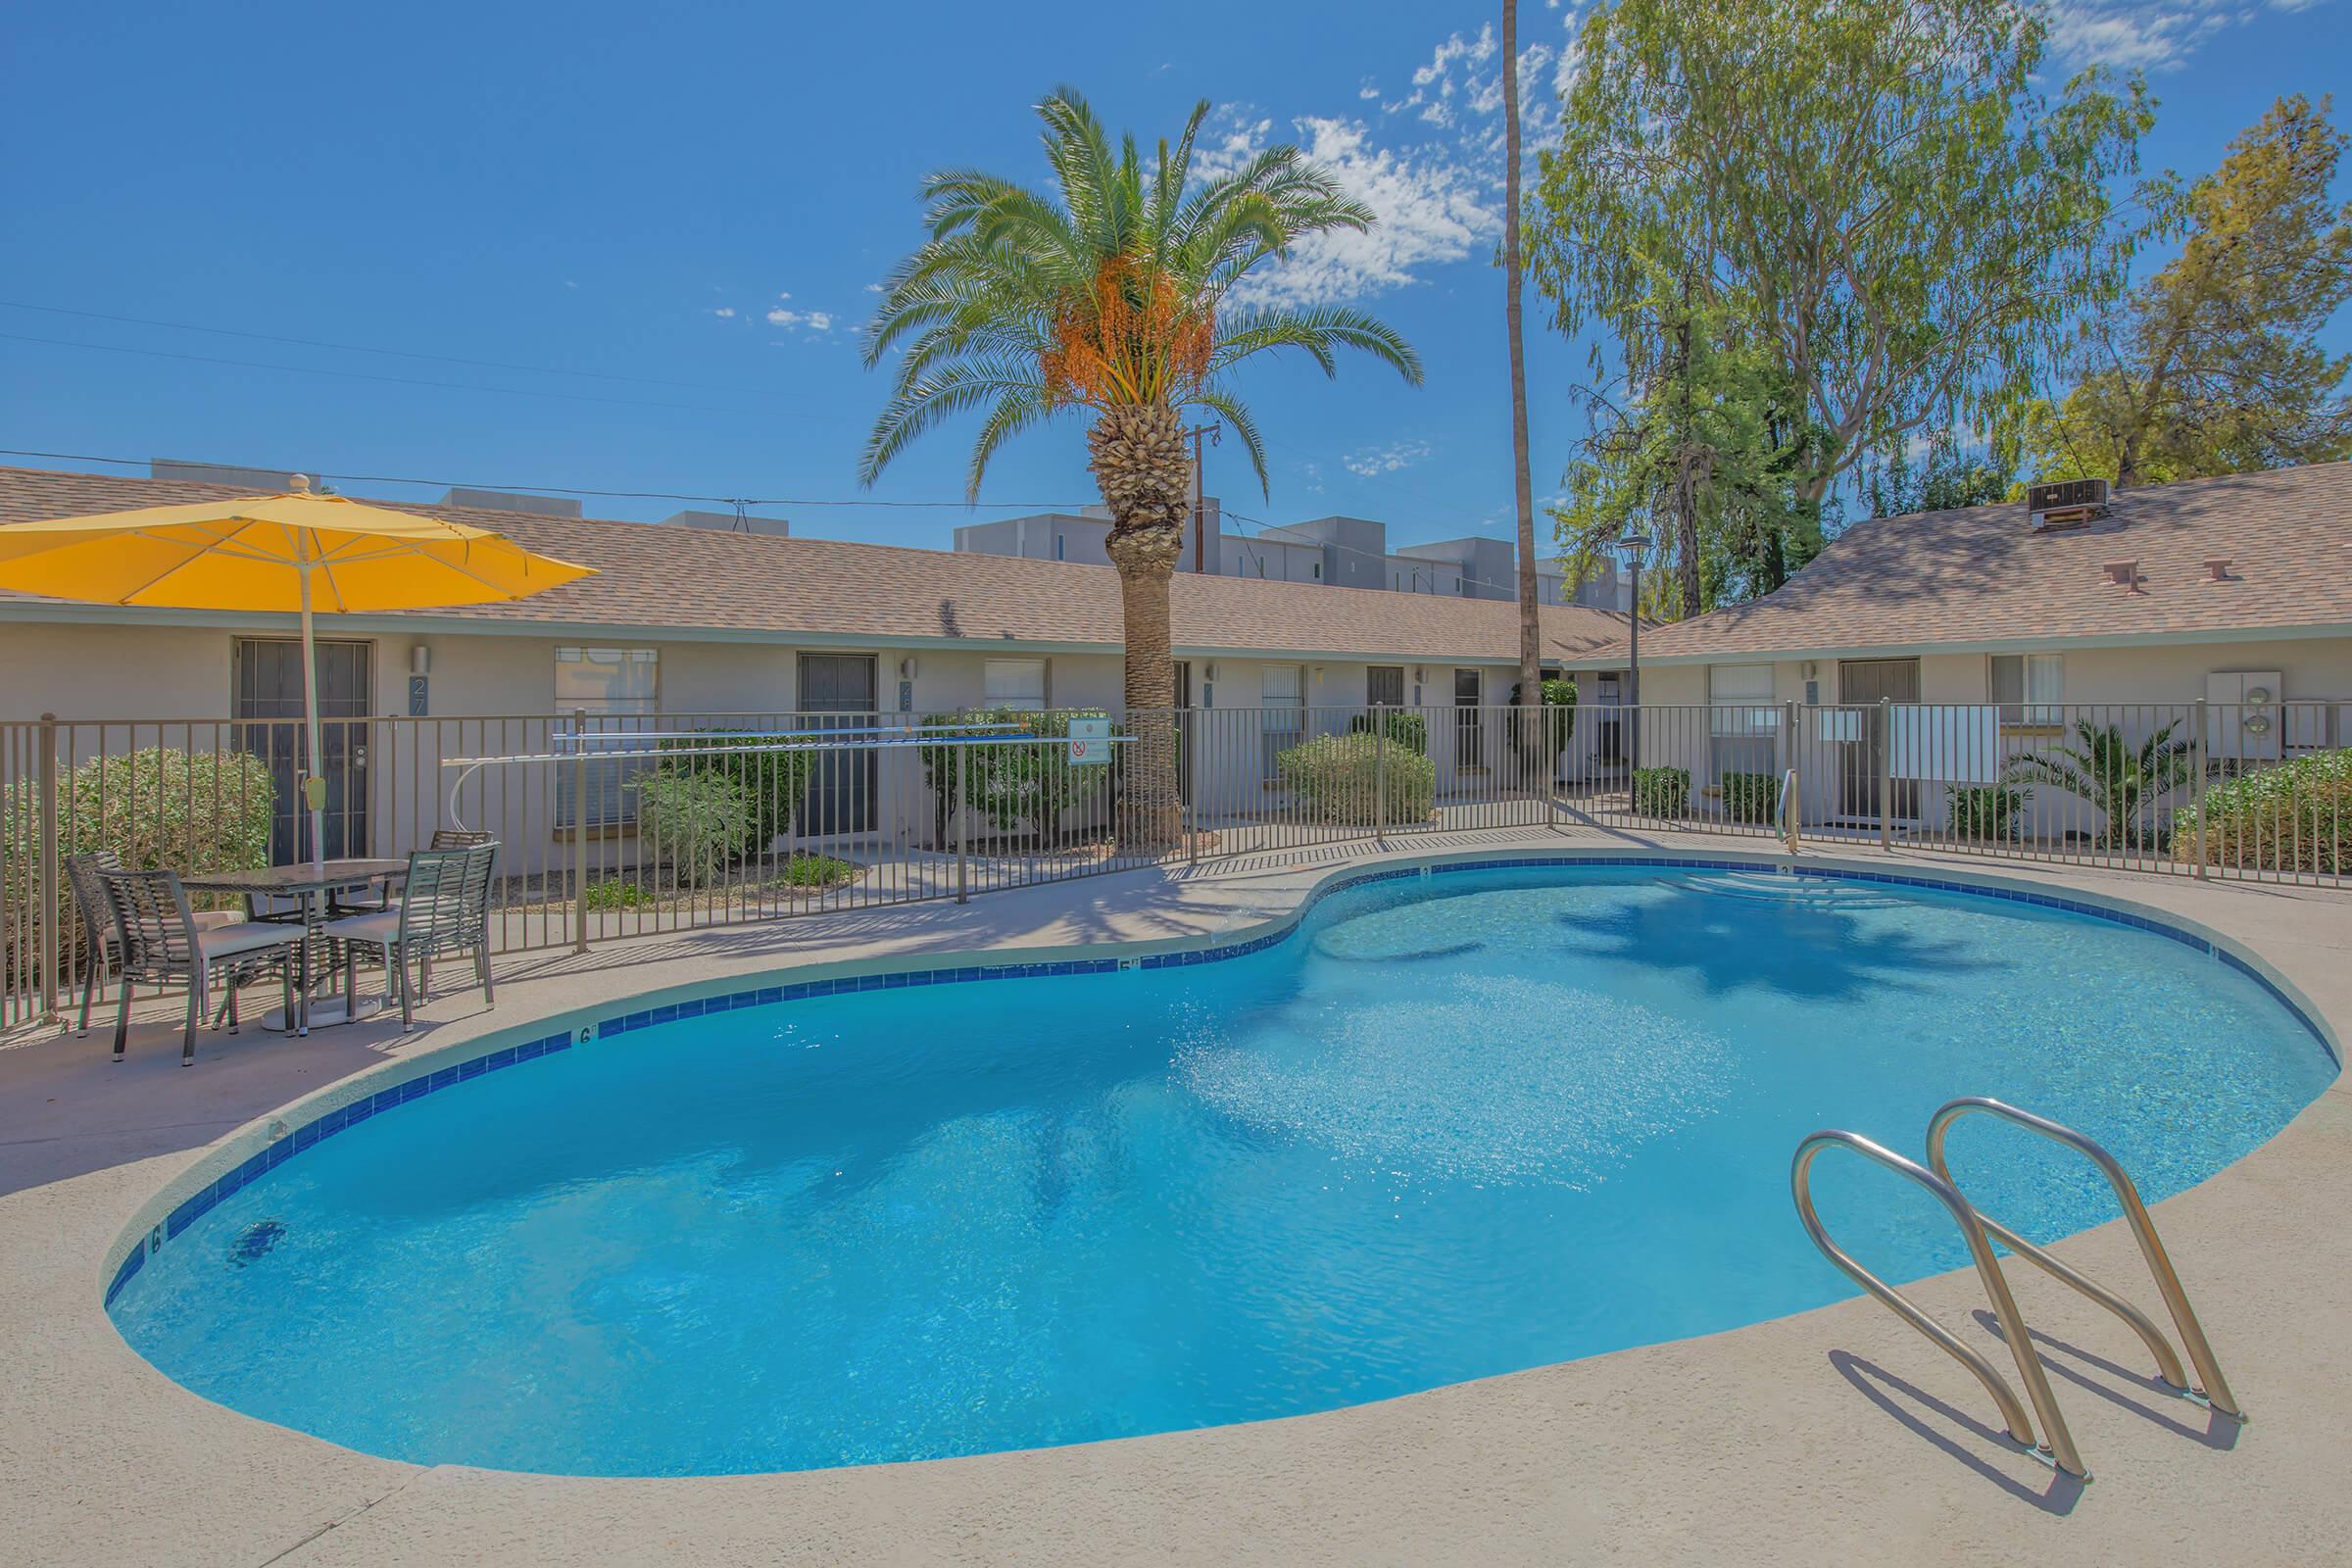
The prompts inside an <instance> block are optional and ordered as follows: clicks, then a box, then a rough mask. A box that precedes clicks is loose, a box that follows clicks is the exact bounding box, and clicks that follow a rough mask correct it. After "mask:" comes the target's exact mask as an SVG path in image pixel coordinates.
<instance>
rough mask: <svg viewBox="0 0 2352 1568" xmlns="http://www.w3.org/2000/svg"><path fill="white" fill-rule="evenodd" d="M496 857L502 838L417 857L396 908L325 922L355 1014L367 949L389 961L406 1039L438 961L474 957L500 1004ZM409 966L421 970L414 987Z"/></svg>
mask: <svg viewBox="0 0 2352 1568" xmlns="http://www.w3.org/2000/svg"><path fill="white" fill-rule="evenodd" d="M497 858H498V844H497V841H496V840H484V841H483V842H481V843H479V844H474V845H470V846H468V847H466V848H464V849H446V850H417V851H414V852H412V853H411V854H410V856H409V874H408V879H407V883H406V886H405V887H404V889H403V891H402V893H401V898H400V902H399V903H398V904H396V905H394V906H393V907H390V908H388V909H379V910H375V911H373V912H371V913H368V914H351V915H345V916H344V917H343V918H342V919H340V920H331V921H329V922H327V925H326V927H325V934H326V936H327V937H328V938H329V939H330V940H332V941H335V942H339V943H341V944H342V945H343V996H344V1001H345V1003H346V1005H348V1006H349V1007H350V1008H351V1009H352V1012H353V1014H354V1015H356V1013H357V1010H358V1007H359V1000H360V964H359V952H358V950H359V949H361V948H370V949H373V950H375V951H376V952H378V953H381V954H382V955H383V959H384V968H385V969H386V970H387V971H388V972H389V976H390V977H391V978H392V983H393V987H394V989H395V990H396V991H397V992H398V994H399V996H400V1027H401V1030H402V1032H403V1033H406V1032H407V1031H408V1030H409V1029H410V1028H412V1027H413V1026H414V1025H415V1023H416V1018H417V1003H418V1002H419V1001H421V1000H423V997H424V994H425V992H426V991H427V990H429V989H430V988H431V985H432V974H433V969H432V964H433V959H435V958H437V957H442V956H455V955H466V956H471V957H472V959H473V973H474V978H475V979H476V980H478V981H479V982H480V983H481V987H482V1000H483V1001H485V1002H487V1003H489V1004H490V1005H493V1006H495V1005H497V1004H498V994H497V992H496V990H495V989H494V988H493V986H492V983H491V978H490V873H491V867H492V866H493V864H494V863H495V862H496V860H497ZM411 963H415V964H416V965H417V983H416V985H415V987H414V988H412V987H411V985H410V983H409V965H410V964H411Z"/></svg>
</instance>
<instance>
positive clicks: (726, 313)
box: [711, 305, 735, 321]
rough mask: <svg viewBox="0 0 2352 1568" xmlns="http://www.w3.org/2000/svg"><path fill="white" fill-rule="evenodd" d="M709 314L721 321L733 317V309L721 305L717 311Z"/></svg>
mask: <svg viewBox="0 0 2352 1568" xmlns="http://www.w3.org/2000/svg"><path fill="white" fill-rule="evenodd" d="M734 314H735V307H734V306H732V305H721V306H720V307H719V308H718V309H716V310H714V311H712V312H711V315H712V316H715V317H717V318H718V319H720V320H722V321H723V320H726V319H730V318H731V317H733V316H734Z"/></svg>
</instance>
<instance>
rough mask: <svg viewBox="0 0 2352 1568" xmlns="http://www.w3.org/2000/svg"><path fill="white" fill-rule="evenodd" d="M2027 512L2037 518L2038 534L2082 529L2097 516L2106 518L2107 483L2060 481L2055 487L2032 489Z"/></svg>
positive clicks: (2078, 480) (2035, 523)
mask: <svg viewBox="0 0 2352 1568" xmlns="http://www.w3.org/2000/svg"><path fill="white" fill-rule="evenodd" d="M2026 512H2027V514H2028V515H2030V516H2031V517H2032V518H2033V519H2034V532H2035V533H2046V532H2047V531H2049V530H2050V529H2052V528H2080V527H2081V526H2082V524H2084V523H2086V522H2088V521H2090V520H2091V519H2092V518H2093V517H2101V516H2105V515H2106V514H2107V481H2106V480H2104V479H2060V480H2058V481H2057V482H2055V483H2053V484H2037V485H2032V486H2029V487H2028V488H2027V490H2026Z"/></svg>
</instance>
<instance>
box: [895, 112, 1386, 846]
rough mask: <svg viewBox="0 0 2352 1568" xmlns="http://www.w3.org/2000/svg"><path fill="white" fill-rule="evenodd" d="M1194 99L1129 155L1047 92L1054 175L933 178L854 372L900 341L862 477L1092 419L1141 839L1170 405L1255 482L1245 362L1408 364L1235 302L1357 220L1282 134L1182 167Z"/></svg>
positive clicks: (1170, 804) (1182, 502) (1345, 334)
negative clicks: (1304, 242)
mask: <svg viewBox="0 0 2352 1568" xmlns="http://www.w3.org/2000/svg"><path fill="white" fill-rule="evenodd" d="M1208 110H1209V106H1208V104H1207V102H1206V101H1203V102H1201V104H1200V105H1198V106H1197V107H1196V108H1195V109H1194V110H1193V113H1192V118H1191V119H1190V120H1188V121H1187V122H1186V123H1185V126H1184V130H1183V132H1182V134H1181V135H1179V136H1178V138H1177V140H1176V142H1175V145H1174V146H1173V147H1171V146H1170V145H1169V144H1168V143H1167V142H1165V141H1162V142H1160V143H1159V144H1158V147H1157V150H1156V153H1155V155H1154V156H1153V157H1152V158H1151V159H1149V160H1147V159H1146V158H1145V157H1144V156H1143V155H1142V154H1141V153H1140V152H1139V150H1138V148H1137V146H1136V141H1135V138H1134V137H1133V136H1132V135H1129V136H1126V137H1124V138H1123V139H1122V140H1121V141H1120V142H1119V143H1118V145H1117V146H1116V147H1114V146H1113V145H1112V143H1111V139H1110V136H1109V134H1108V133H1107V132H1106V131H1105V130H1104V129H1103V123H1102V122H1101V121H1100V120H1098V119H1097V118H1096V116H1095V113H1094V111H1093V110H1092V109H1090V108H1089V107H1088V106H1087V104H1086V101H1085V100H1084V99H1082V98H1080V97H1079V96H1078V94H1077V93H1076V92H1074V91H1072V90H1071V89H1069V88H1066V87H1064V88H1057V89H1055V91H1054V92H1053V93H1052V94H1051V95H1050V96H1048V97H1047V99H1046V100H1045V102H1044V103H1042V104H1040V105H1038V109H1037V113H1038V118H1039V119H1040V120H1041V121H1042V122H1043V124H1044V138H1043V139H1044V142H1045V154H1046V164H1047V167H1048V169H1049V170H1050V171H1051V172H1052V174H1053V184H1052V186H1051V188H1050V189H1046V190H1034V189H1031V188H1029V187H1027V186H1024V185H1021V184H1019V183H1017V182H1015V181H1012V180H1008V179H1004V178H1000V177H998V176H996V175H994V174H989V173H985V172H980V171H977V170H968V169H958V170H950V171H948V172H942V173H938V174H934V175H932V176H931V177H930V178H929V179H928V180H927V181H926V182H925V184H924V191H923V194H924V198H925V200H926V201H927V202H928V204H929V211H928V213H927V214H926V221H927V223H928V225H929V228H930V236H931V237H930V238H929V239H928V240H927V241H926V242H925V243H924V244H923V245H922V246H921V247H919V248H918V249H916V250H915V251H914V252H913V253H912V254H911V255H909V256H908V257H907V259H906V260H905V261H903V262H901V263H900V264H899V266H898V268H897V269H896V270H894V271H893V272H892V273H891V275H890V278H889V280H888V281H887V282H886V283H885V284H884V287H883V294H882V301H881V307H880V309H879V310H878V311H877V312H876V313H875V316H874V319H873V320H872V322H871V323H870V324H869V325H868V327H867V328H866V334H865V363H866V365H867V368H873V367H875V366H878V365H880V364H881V363H882V362H883V360H884V359H885V358H887V357H889V356H890V355H892V354H893V353H894V351H895V352H896V353H897V355H898V364H897V366H896V368H895V369H894V371H893V382H892V388H891V396H890V401H889V403H888V404H887V405H886V406H885V407H884V409H883V411H882V413H881V416H880V417H878V418H877V419H876V420H875V422H874V428H873V432H872V434H871V435H870V436H868V438H867V440H866V445H865V453H864V459H863V462H862V464H861V466H860V478H861V479H862V480H863V482H864V483H866V484H868V485H871V484H872V483H874V481H875V480H876V479H878V478H879V477H880V476H881V474H882V472H883V470H884V469H885V468H887V467H888V466H890V464H891V462H892V461H893V460H894V459H896V458H897V457H898V456H899V454H900V453H902V452H904V451H905V450H906V449H907V446H908V445H910V444H911V443H912V442H914V441H915V440H916V439H917V438H919V437H921V436H922V435H924V434H925V433H926V432H928V431H930V430H932V429H933V428H935V427H937V426H938V425H940V424H943V423H945V422H947V421H948V420H950V419H952V418H955V417H957V416H960V415H964V414H976V415H978V416H980V425H979V429H978V432H977V434H976V435H975V437H974V439H973V443H972V450H971V457H970V460H969V463H968V465H967V467H966V470H965V490H966V494H967V495H968V496H969V497H970V498H972V499H977V498H978V496H979V494H980V486H981V481H982V480H983V478H984V477H985V476H986V475H987V472H988V466H989V462H990V460H991V459H992V458H994V457H995V455H996V454H997V452H998V451H999V449H1000V448H1002V447H1003V446H1004V444H1005V442H1006V441H1007V440H1010V439H1011V438H1012V437H1013V436H1015V435H1018V434H1020V433H1021V432H1023V431H1025V430H1028V429H1030V428H1031V427H1033V426H1036V425H1040V424H1043V423H1045V422H1047V421H1049V420H1051V419H1053V418H1054V417H1057V416H1061V415H1074V416H1079V417H1087V418H1090V419H1091V420H1092V422H1091V424H1090V425H1089V426H1088V428H1087V434H1086V438H1087V452H1088V458H1089V467H1090V469H1091V470H1092V472H1093V474H1094V477H1095V482H1096V484H1097V486H1098V487H1099V488H1100V489H1101V491H1102V493H1103V502H1104V503H1105V504H1106V506H1107V507H1108V509H1109V512H1110V517H1111V526H1110V536H1109V541H1108V549H1109V553H1110V559H1111V564H1112V565H1113V566H1115V567H1116V568H1117V571H1118V575H1119V585H1120V607H1121V611H1122V615H1123V625H1124V629H1125V633H1124V634H1125V641H1126V681H1125V687H1126V701H1127V711H1128V715H1129V717H1128V723H1129V726H1130V728H1131V730H1132V732H1133V737H1134V738H1133V740H1132V741H1131V743H1130V746H1131V750H1130V752H1129V755H1128V756H1127V758H1126V759H1125V763H1126V786H1127V798H1126V808H1125V809H1124V811H1123V813H1122V817H1123V820H1122V824H1121V829H1120V831H1121V833H1122V835H1123V837H1124V838H1125V839H1126V840H1127V841H1128V842H1129V843H1130V844H1131V845H1134V846H1137V847H1145V848H1154V847H1158V846H1161V845H1164V844H1166V843H1167V842H1169V841H1170V840H1171V839H1172V838H1173V837H1174V835H1175V832H1176V826H1177V821H1178V814H1177V804H1176V803H1177V794H1176V758H1175V729H1174V724H1173V722H1172V719H1171V717H1170V714H1169V710H1170V708H1171V707H1172V705H1173V701H1174V697H1175V691H1174V670H1173V666H1172V663H1171V651H1170V628H1169V619H1168V580H1169V578H1170V576H1171V575H1172V574H1173V572H1174V570H1175V566H1176V561H1177V557H1178V554H1179V551H1180V547H1181V545H1182V543H1183V535H1184V519H1185V515H1186V514H1187V512H1188V510H1189V506H1188V494H1189V491H1190V488H1191V482H1192V474H1193V466H1192V462H1191V460H1190V459H1189V458H1188V457H1187V456H1186V454H1185V449H1184V428H1185V414H1186V411H1187V410H1189V409H1201V410H1205V411H1207V412H1209V413H1211V414H1213V415H1215V416H1216V417H1217V418H1219V419H1220V420H1221V421H1223V423H1224V424H1225V425H1226V426H1227V427H1228V428H1229V429H1231V430H1232V431H1233V432H1234V434H1235V435H1236V436H1237V437H1239V438H1240V440H1241V443H1242V447H1243V450H1244V451H1246V452H1247V453H1248V454H1249V457H1250V467H1251V469H1252V470H1253V471H1254V472H1255V474H1256V477H1257V481H1258V486H1259V489H1260V490H1261V492H1263V491H1265V490H1267V488H1268V486H1267V480H1266V457H1265V448H1264V445H1263V442H1262V440H1261V439H1260V436H1259V433H1258V428H1257V421H1256V419H1255V418H1254V417H1252V416H1251V414H1250V409H1249V407H1248V406H1247V405H1246V404H1244V403H1243V402H1242V400H1241V398H1240V397H1239V395H1238V394H1237V392H1236V390H1235V386H1234V372H1235V371H1236V369H1237V368H1239V367H1240V366H1241V364H1242V363H1243V362H1244V361H1246V360H1249V359H1250V358H1252V357H1253V356H1256V355H1259V354H1266V353H1271V352H1276V351H1281V350H1295V351H1297V352H1299V353H1301V354H1304V355H1305V356H1307V357H1308V358H1309V359H1311V360H1312V361H1313V362H1314V363H1315V364H1316V365H1317V366H1318V367H1320V368H1322V370H1323V372H1324V373H1325V374H1326V375H1336V374H1337V373H1338V354H1339V351H1340V350H1343V349H1351V350H1357V351H1360V352H1363V353H1366V354H1369V355H1371V356H1372V357H1373V358H1375V359H1377V360H1379V361H1381V362H1382V363H1384V364H1386V365H1388V366H1390V367H1392V368H1395V369H1396V370H1397V371H1398V372H1399V373H1400V374H1402V375H1403V376H1404V378H1405V379H1406V380H1407V381H1409V382H1413V383H1415V384H1418V383H1419V381H1420V379H1421V362H1420V359H1419V357H1418V356H1417V355H1416V354H1415V353H1414V352H1413V350H1412V347H1411V346H1410V345H1409V344H1407V343H1406V342H1405V341H1404V339H1403V338H1402V337H1401V336H1399V335H1398V334H1397V332H1396V331H1395V330H1394V329H1393V328H1391V327H1390V326H1388V325H1387V324H1386V323H1385V322H1382V321H1380V320H1378V319H1375V318H1373V317H1371V316H1369V315H1367V314H1365V313H1363V312H1361V311H1357V310H1353V309H1349V308H1346V307H1342V306H1330V305H1320V306H1297V307H1290V306H1280V305H1250V304H1247V303H1241V302H1237V301H1236V300H1235V299H1234V298H1233V295H1234V293H1235V290H1236V287H1237V285H1239V284H1241V283H1242V282H1243V281H1244V279H1245V278H1247V277H1248V276H1249V275H1250V273H1251V271H1252V270H1255V269H1257V268H1259V267H1261V266H1263V265H1264V264H1266V263H1269V262H1273V261H1276V260H1278V259H1280V258H1282V257H1284V256H1285V255H1287V254H1288V253H1289V252H1290V249H1291V247H1292V246H1293V245H1294V244H1295V243H1296V242H1297V241H1299V239H1301V238H1303V237H1306V236H1309V235H1313V234H1320V233H1326V232H1330V231H1333V230H1354V231H1357V232H1362V231H1364V230H1367V229H1369V228H1370V227H1371V226H1372V225H1373V222H1374V221H1375V219H1374V215H1373V213H1372V211H1371V209H1369V208H1368V207H1366V206H1364V205H1363V204H1362V203H1361V202H1358V201H1354V200H1352V199H1350V198H1349V197H1348V196H1347V195H1346V194H1344V193H1343V192H1342V191H1341V189H1340V187H1339V184H1338V182H1337V181H1336V180H1335V179H1334V178H1333V176H1332V175H1331V174H1330V173H1329V172H1327V171H1325V170H1323V169H1321V168H1319V167H1317V166H1316V165H1314V164H1312V163H1310V162H1309V161H1308V160H1307V159H1306V158H1305V157H1304V156H1303V155H1302V154H1301V153H1300V152H1299V149H1298V148H1296V147H1293V146H1288V145H1283V146H1275V147H1269V148H1267V149H1265V150H1264V151H1262V152H1259V153H1257V154H1255V155H1254V156H1251V157H1250V158H1248V159H1246V160H1243V161H1242V162H1241V163H1240V164H1239V165H1238V166H1237V167H1233V168H1220V169H1216V170H1213V171H1206V172H1203V171H1200V170H1197V169H1196V168H1195V162H1194V143H1195V141H1196V139H1197V138H1198V136H1199V134H1200V130H1201V123H1202V121H1204V120H1205V119H1206V118H1207V116H1208Z"/></svg>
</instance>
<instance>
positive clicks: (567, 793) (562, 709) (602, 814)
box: [555, 647, 662, 829]
mask: <svg viewBox="0 0 2352 1568" xmlns="http://www.w3.org/2000/svg"><path fill="white" fill-rule="evenodd" d="M661 677H662V658H661V654H660V653H659V652H658V651H657V650H655V649H651V648H589V647H563V648H558V649H557V650H556V712H557V715H558V717H557V720H556V729H557V731H558V733H560V734H564V735H568V736H569V737H570V738H569V739H568V740H566V741H564V742H563V743H561V744H559V745H558V746H557V747H556V748H555V750H556V751H557V752H559V753H568V752H570V751H573V750H575V749H576V750H578V751H582V752H585V753H587V755H588V758H589V761H588V764H587V766H586V767H584V768H583V767H580V766H577V765H575V764H573V763H571V762H569V761H565V762H561V763H558V764H557V766H556V826H557V827H558V828H565V829H567V828H572V827H578V826H586V827H589V828H619V827H626V826H629V825H632V824H634V823H635V822H636V820H637V791H636V789H635V785H636V782H637V779H638V777H639V775H640V774H642V773H643V772H644V770H645V769H646V768H647V767H648V766H649V765H650V764H649V763H648V762H647V761H646V760H644V759H642V758H617V757H616V758H613V759H611V760H604V761H599V760H596V758H597V754H598V753H599V752H614V751H641V750H644V749H645V748H647V747H648V746H650V745H652V744H653V743H652V742H650V741H647V740H644V739H642V738H641V737H642V736H643V734H644V733H646V732H648V731H652V730H655V729H658V728H660V727H661V725H660V721H659V718H658V717H657V710H658V709H659V706H660V702H661V695H662V691H661ZM575 710H576V711H580V712H581V713H583V714H585V719H584V721H583V722H582V723H581V725H580V726H579V732H578V733H576V734H574V733H572V731H573V725H572V722H571V716H572V713H573V711H575Z"/></svg>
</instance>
